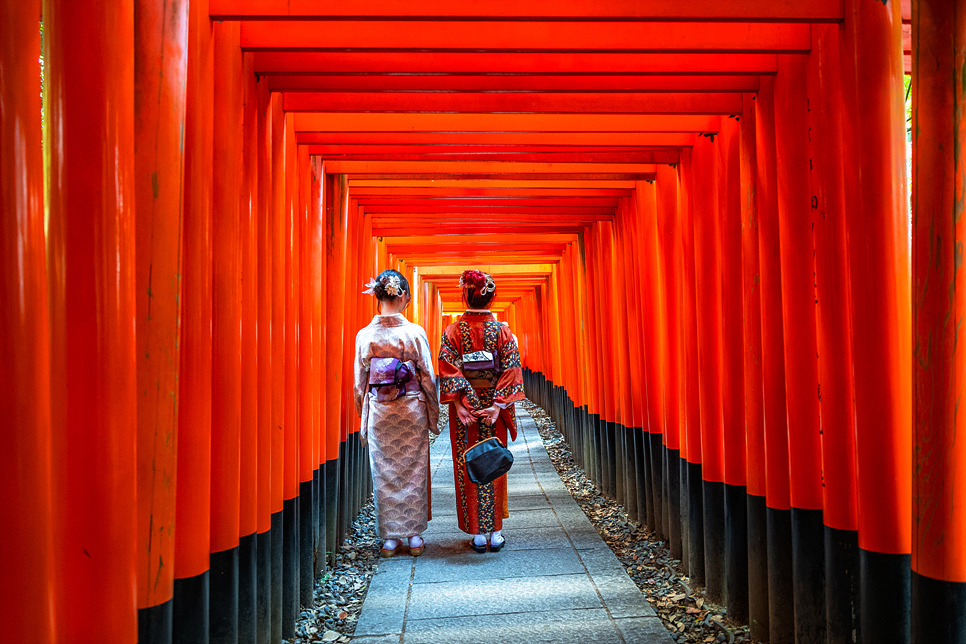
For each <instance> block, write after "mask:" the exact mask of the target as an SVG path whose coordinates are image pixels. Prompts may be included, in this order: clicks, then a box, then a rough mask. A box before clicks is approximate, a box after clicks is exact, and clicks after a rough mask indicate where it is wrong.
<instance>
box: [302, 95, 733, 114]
mask: <svg viewBox="0 0 966 644" xmlns="http://www.w3.org/2000/svg"><path fill="white" fill-rule="evenodd" d="M284 96H285V102H284V104H285V109H286V110H287V111H289V112H317V113H327V112H343V113H345V112H366V113H378V112H394V113H399V112H418V113H432V114H435V113H440V112H449V113H472V114H487V113H492V114H500V113H509V114H545V113H550V114H607V115H611V114H724V115H728V114H740V113H741V94H735V93H725V92H714V93H707V94H699V93H694V92H687V93H672V92H654V93H633V94H614V93H608V94H594V93H584V92H580V93H576V92H565V93H549V92H546V93H531V92H459V93H456V92H442V93H439V92H291V93H286V94H285V95H284Z"/></svg>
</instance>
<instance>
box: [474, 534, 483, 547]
mask: <svg viewBox="0 0 966 644" xmlns="http://www.w3.org/2000/svg"><path fill="white" fill-rule="evenodd" d="M473 543H474V544H476V545H478V546H485V545H486V537H484V536H483V535H482V534H475V535H473Z"/></svg>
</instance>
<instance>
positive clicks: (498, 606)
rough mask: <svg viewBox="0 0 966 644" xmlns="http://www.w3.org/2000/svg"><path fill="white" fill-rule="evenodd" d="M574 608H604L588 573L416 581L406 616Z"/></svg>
mask: <svg viewBox="0 0 966 644" xmlns="http://www.w3.org/2000/svg"><path fill="white" fill-rule="evenodd" d="M367 601H368V600H367ZM575 608H602V605H601V603H600V598H599V597H598V596H597V591H596V589H595V588H594V586H593V584H592V583H591V582H590V578H589V577H588V576H587V575H586V574H579V575H557V576H553V577H537V578H532V577H531V578H526V577H517V578H514V579H512V580H507V579H492V578H489V579H485V580H479V581H474V582H465V581H447V582H440V583H431V584H414V585H413V587H412V595H411V596H410V600H409V613H408V615H407V619H410V620H415V619H435V618H440V617H466V616H470V615H502V614H505V613H526V612H537V611H548V610H551V611H552V610H572V609H575Z"/></svg>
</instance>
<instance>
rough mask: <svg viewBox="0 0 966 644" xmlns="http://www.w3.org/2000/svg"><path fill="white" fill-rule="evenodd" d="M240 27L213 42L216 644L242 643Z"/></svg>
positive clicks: (216, 34)
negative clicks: (239, 564) (240, 574)
mask: <svg viewBox="0 0 966 644" xmlns="http://www.w3.org/2000/svg"><path fill="white" fill-rule="evenodd" d="M239 34H240V25H239V24H238V23H233V22H217V23H215V25H214V31H213V35H212V43H213V48H214V58H215V75H214V106H215V107H214V109H215V121H214V141H215V145H214V161H213V163H212V169H213V172H212V189H211V196H212V199H211V202H212V205H211V237H212V253H211V294H212V300H211V305H212V311H211V599H210V603H211V622H210V624H211V642H212V643H213V644H215V643H221V642H224V643H226V644H227V643H229V642H231V643H234V642H235V641H237V639H238V532H239V498H240V483H239V476H240V472H241V470H240V463H241V451H240V449H241V433H240V432H241V367H242V362H241V312H242V310H241V309H242V307H241V304H242V302H241V295H242V291H241V279H240V278H241V271H240V269H241V266H240V264H241V252H240V248H241V235H240V228H241V225H240V218H239V215H238V179H239V177H240V175H241V169H242V165H241V149H240V145H239V144H240V142H241V134H242V132H241V125H242V105H241V49H240V47H239Z"/></svg>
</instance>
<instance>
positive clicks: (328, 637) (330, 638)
mask: <svg viewBox="0 0 966 644" xmlns="http://www.w3.org/2000/svg"><path fill="white" fill-rule="evenodd" d="M340 637H342V633H338V632H336V631H326V632H325V633H323V635H322V641H323V642H334V641H336V640H337V639H339V638H340Z"/></svg>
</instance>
